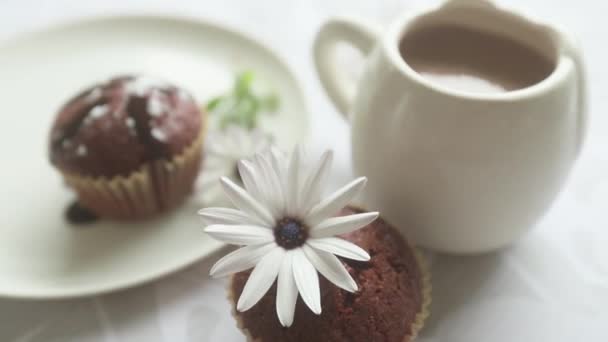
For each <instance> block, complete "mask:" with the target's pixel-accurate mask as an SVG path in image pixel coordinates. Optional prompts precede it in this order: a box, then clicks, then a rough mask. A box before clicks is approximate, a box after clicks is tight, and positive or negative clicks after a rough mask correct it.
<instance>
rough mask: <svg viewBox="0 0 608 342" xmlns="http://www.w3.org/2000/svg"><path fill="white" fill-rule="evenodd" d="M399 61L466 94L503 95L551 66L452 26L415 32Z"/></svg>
mask: <svg viewBox="0 0 608 342" xmlns="http://www.w3.org/2000/svg"><path fill="white" fill-rule="evenodd" d="M400 51H401V56H402V58H403V59H404V60H405V61H406V63H407V64H408V65H409V66H410V67H412V69H414V70H416V72H418V73H419V74H421V75H422V76H424V77H425V78H427V79H429V80H431V81H432V82H434V83H438V84H441V85H443V86H444V87H448V88H453V89H457V90H462V91H467V92H486V93H487V92H504V91H510V90H516V89H522V88H525V87H529V86H531V85H534V84H536V83H538V82H540V81H542V80H543V79H545V78H546V77H547V76H549V75H550V74H551V72H552V71H553V69H554V68H555V63H554V61H552V60H551V59H549V58H548V57H545V56H544V55H542V54H541V53H540V52H539V51H536V50H534V49H533V48H530V47H528V46H526V45H524V44H522V43H520V42H517V41H515V40H512V39H509V38H506V37H502V36H499V35H495V34H491V33H484V32H480V31H476V30H474V29H471V28H466V27H463V26H457V25H447V24H444V25H438V26H434V27H425V28H418V29H416V28H414V29H412V31H410V32H407V33H406V34H405V36H404V37H403V39H402V40H401V43H400Z"/></svg>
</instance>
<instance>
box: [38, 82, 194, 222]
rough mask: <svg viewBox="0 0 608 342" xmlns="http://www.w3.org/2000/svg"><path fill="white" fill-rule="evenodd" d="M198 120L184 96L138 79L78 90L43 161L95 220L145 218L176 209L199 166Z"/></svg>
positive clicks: (63, 110)
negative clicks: (95, 216) (93, 214)
mask: <svg viewBox="0 0 608 342" xmlns="http://www.w3.org/2000/svg"><path fill="white" fill-rule="evenodd" d="M204 118H205V117H204V115H203V114H202V113H201V112H200V110H199V108H198V106H197V104H196V102H195V101H194V100H193V98H192V96H190V95H189V94H188V93H187V92H186V91H185V90H183V89H179V88H177V87H175V86H173V85H171V84H168V83H166V82H163V81H160V80H156V79H153V78H150V77H145V76H122V77H117V78H114V79H111V80H110V81H108V82H106V83H104V84H100V85H96V86H93V87H91V88H89V89H86V90H85V91H83V92H82V93H81V94H79V95H77V96H76V97H74V98H72V99H71V100H69V101H68V102H67V103H66V104H65V105H64V106H63V107H62V108H61V110H60V111H59V113H58V115H57V117H56V119H55V122H54V124H53V126H52V129H51V134H50V148H49V154H50V161H51V163H52V164H53V165H54V166H55V167H56V168H57V169H59V170H60V171H61V173H62V174H63V176H64V178H65V180H66V182H67V184H68V185H69V186H71V187H73V188H74V189H75V190H76V192H77V193H78V200H79V202H80V204H81V205H82V206H84V207H86V208H87V209H89V210H91V211H93V212H94V213H95V214H97V215H99V216H101V217H107V218H114V219H134V218H142V217H148V216H151V215H153V214H155V213H159V212H162V211H164V210H167V209H169V208H171V207H174V206H175V205H177V204H178V203H179V202H180V201H181V200H183V199H184V198H185V197H186V196H187V195H188V193H189V192H190V191H191V189H192V185H193V183H194V181H195V179H196V176H197V174H198V168H199V165H200V158H201V148H202V141H203V132H204Z"/></svg>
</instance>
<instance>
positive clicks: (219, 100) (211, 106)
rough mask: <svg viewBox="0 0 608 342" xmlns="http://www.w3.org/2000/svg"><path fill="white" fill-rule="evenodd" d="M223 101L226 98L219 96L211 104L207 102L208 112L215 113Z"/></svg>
mask: <svg viewBox="0 0 608 342" xmlns="http://www.w3.org/2000/svg"><path fill="white" fill-rule="evenodd" d="M223 101H224V96H217V97H214V98H212V99H211V100H210V101H209V102H207V110H208V111H210V112H212V111H214V110H215V109H216V108H217V107H218V106H219V105H220V104H221V103H222V102H223Z"/></svg>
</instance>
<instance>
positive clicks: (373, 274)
mask: <svg viewBox="0 0 608 342" xmlns="http://www.w3.org/2000/svg"><path fill="white" fill-rule="evenodd" d="M356 212H360V211H358V210H355V209H352V208H348V209H344V210H343V212H342V215H347V214H351V213H356ZM341 237H342V238H345V239H347V240H349V241H351V242H353V243H355V244H357V245H358V246H360V247H362V248H363V249H365V250H366V251H368V253H369V254H370V256H371V260H370V261H368V262H360V261H353V260H347V259H341V260H342V262H343V263H344V265H345V266H346V268H347V269H348V271H349V273H350V274H351V276H352V277H353V279H354V280H355V281H356V282H357V284H358V285H359V291H358V292H356V293H349V292H347V291H344V290H342V289H340V288H338V287H337V286H335V285H333V284H331V283H330V282H329V281H327V280H326V279H325V278H324V277H322V276H320V277H319V280H320V289H321V303H322V310H323V311H322V313H321V314H320V315H315V314H314V313H313V312H312V311H311V310H309V309H308V308H307V307H306V304H304V302H303V301H302V299H301V298H298V302H297V304H296V311H295V318H294V322H293V325H292V326H291V327H289V328H284V327H282V326H281V324H280V323H279V320H278V319H277V316H276V309H275V297H276V283H275V284H274V285H273V286H272V288H271V289H270V290H269V291H268V292H267V293H266V294H265V295H264V297H263V298H262V299H261V300H260V301H259V302H258V303H257V304H256V305H254V306H253V307H252V308H251V309H249V310H248V311H245V312H237V313H236V316H237V319H238V320H239V322H240V325H241V327H242V328H244V329H246V330H247V331H248V332H249V334H250V335H251V337H253V339H254V340H258V339H259V340H260V341H349V342H356V341H362V342H363V341H365V342H369V341H386V342H392V341H394V342H404V341H408V339H407V337H409V336H411V335H412V333H413V331H412V325H413V324H414V322H415V321H416V316H417V314H418V313H419V312H420V311H421V310H422V305H423V300H424V298H423V275H422V272H421V270H420V267H419V264H418V263H417V260H416V258H415V255H414V252H413V250H412V248H411V247H409V245H408V244H407V243H406V242H405V241H404V240H403V238H402V237H401V236H400V235H399V233H398V232H397V231H396V230H395V229H394V228H392V227H391V226H389V225H388V224H387V223H386V222H385V221H384V220H383V219H382V218H378V219H377V220H376V221H374V222H373V223H371V224H370V225H368V226H366V227H364V228H362V229H360V230H357V231H355V232H352V233H350V234H346V235H343V236H341ZM249 273H250V271H246V272H240V273H237V274H236V275H234V277H233V278H232V283H231V285H230V286H231V291H232V293H233V297H234V298H238V297H239V296H240V294H241V292H242V291H243V287H244V286H245V283H246V281H247V278H248V277H249ZM233 304H234V303H233Z"/></svg>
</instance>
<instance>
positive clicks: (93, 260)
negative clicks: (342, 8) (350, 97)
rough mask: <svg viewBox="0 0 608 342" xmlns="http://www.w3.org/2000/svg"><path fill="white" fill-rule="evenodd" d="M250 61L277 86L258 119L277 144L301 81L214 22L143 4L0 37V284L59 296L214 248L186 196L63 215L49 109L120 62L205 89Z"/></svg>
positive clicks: (132, 281)
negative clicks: (128, 11) (137, 211)
mask: <svg viewBox="0 0 608 342" xmlns="http://www.w3.org/2000/svg"><path fill="white" fill-rule="evenodd" d="M244 69H252V70H254V71H255V72H256V74H258V75H260V76H263V77H264V79H266V80H267V81H268V82H269V84H272V85H274V86H275V87H276V90H277V91H278V94H279V95H280V98H281V101H282V102H281V110H280V113H279V114H278V115H276V116H273V117H267V118H266V119H265V120H264V121H263V124H262V126H263V127H264V128H265V129H267V130H269V131H271V132H272V133H273V134H274V135H275V137H276V139H277V142H278V144H279V145H283V146H285V147H287V146H289V145H292V144H294V143H296V142H297V141H298V140H300V139H303V138H304V136H305V135H306V134H307V127H308V122H307V120H308V116H307V113H306V110H305V105H304V101H303V98H302V93H301V92H300V89H299V88H298V84H297V82H296V81H295V79H294V77H293V76H292V74H291V73H290V71H289V70H288V68H287V67H286V66H285V65H284V64H283V63H282V62H281V61H280V60H279V59H278V58H277V57H276V56H275V55H274V54H273V53H272V52H270V51H269V50H268V49H267V48H265V47H263V46H262V45H260V44H259V43H256V42H255V41H252V40H251V39H249V38H247V37H244V36H243V35H241V34H237V33H235V32H232V31H230V30H226V29H224V28H221V27H218V26H216V25H212V24H208V23H203V22H200V21H196V20H190V19H184V18H161V17H150V16H143V17H140V16H137V17H133V16H129V17H108V18H98V19H92V20H84V21H79V22H74V23H70V24H67V25H61V26H57V27H54V28H51V29H48V30H45V31H40V32H35V33H29V34H26V35H22V36H20V37H18V38H16V39H13V40H10V41H8V42H5V43H3V44H1V45H0V98H1V101H0V156H1V157H2V173H1V174H0V176H1V177H0V203H1V206H0V210H1V211H2V214H1V215H0V296H6V297H19V298H63V297H76V296H85V295H93V294H99V293H103V292H108V291H113V290H117V289H122V288H126V287H130V286H134V285H137V284H141V283H143V282H146V281H150V280H152V279H155V278H158V277H160V276H163V275H165V274H167V273H169V272H172V271H175V270H177V269H179V268H182V267H184V266H186V265H188V264H190V263H192V262H194V261H196V260H199V259H201V258H202V257H204V256H206V255H208V254H210V253H212V252H213V251H215V250H217V249H218V248H219V247H220V244H219V243H217V242H214V241H212V240H210V239H209V238H207V237H206V236H205V235H204V234H203V232H202V227H201V224H200V222H199V220H198V218H197V215H196V211H197V210H198V207H199V205H198V203H197V202H196V200H195V199H194V198H193V199H191V200H190V201H189V202H188V203H186V204H185V205H183V206H182V207H181V208H180V209H178V210H176V211H175V212H173V213H171V214H168V215H165V216H163V217H161V218H159V219H156V220H153V221H147V222H141V223H138V224H117V223H111V222H100V223H95V224H93V225H90V226H81V227H74V226H70V225H69V224H68V223H66V221H65V220H64V216H63V215H64V209H65V207H66V206H67V205H68V204H69V202H70V201H71V200H72V199H73V195H72V193H71V192H70V191H69V190H68V189H66V188H65V187H64V186H63V185H62V181H61V179H60V177H59V175H58V174H57V172H56V171H55V170H54V169H52V168H51V166H50V165H49V162H48V157H47V136H48V130H49V126H50V124H51V122H52V119H53V116H54V113H55V111H56V110H57V109H58V107H59V106H60V105H61V104H62V103H63V101H65V100H66V99H67V98H69V97H70V96H72V95H74V94H75V93H76V92H78V91H79V90H81V89H82V88H83V87H85V86H87V85H90V84H92V83H95V82H96V81H99V80H104V79H107V78H108V77H111V76H114V75H117V74H121V73H144V74H149V75H153V76H158V77H162V78H164V79H167V80H169V81H172V82H173V83H175V84H177V85H179V86H182V87H184V88H186V89H188V90H190V91H191V92H192V93H193V94H194V95H195V97H196V98H197V99H199V100H201V101H204V100H205V99H208V98H209V97H210V96H213V95H216V94H218V93H221V92H223V91H225V90H226V89H229V87H231V85H232V82H233V79H234V75H235V72H237V71H239V70H244Z"/></svg>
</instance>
